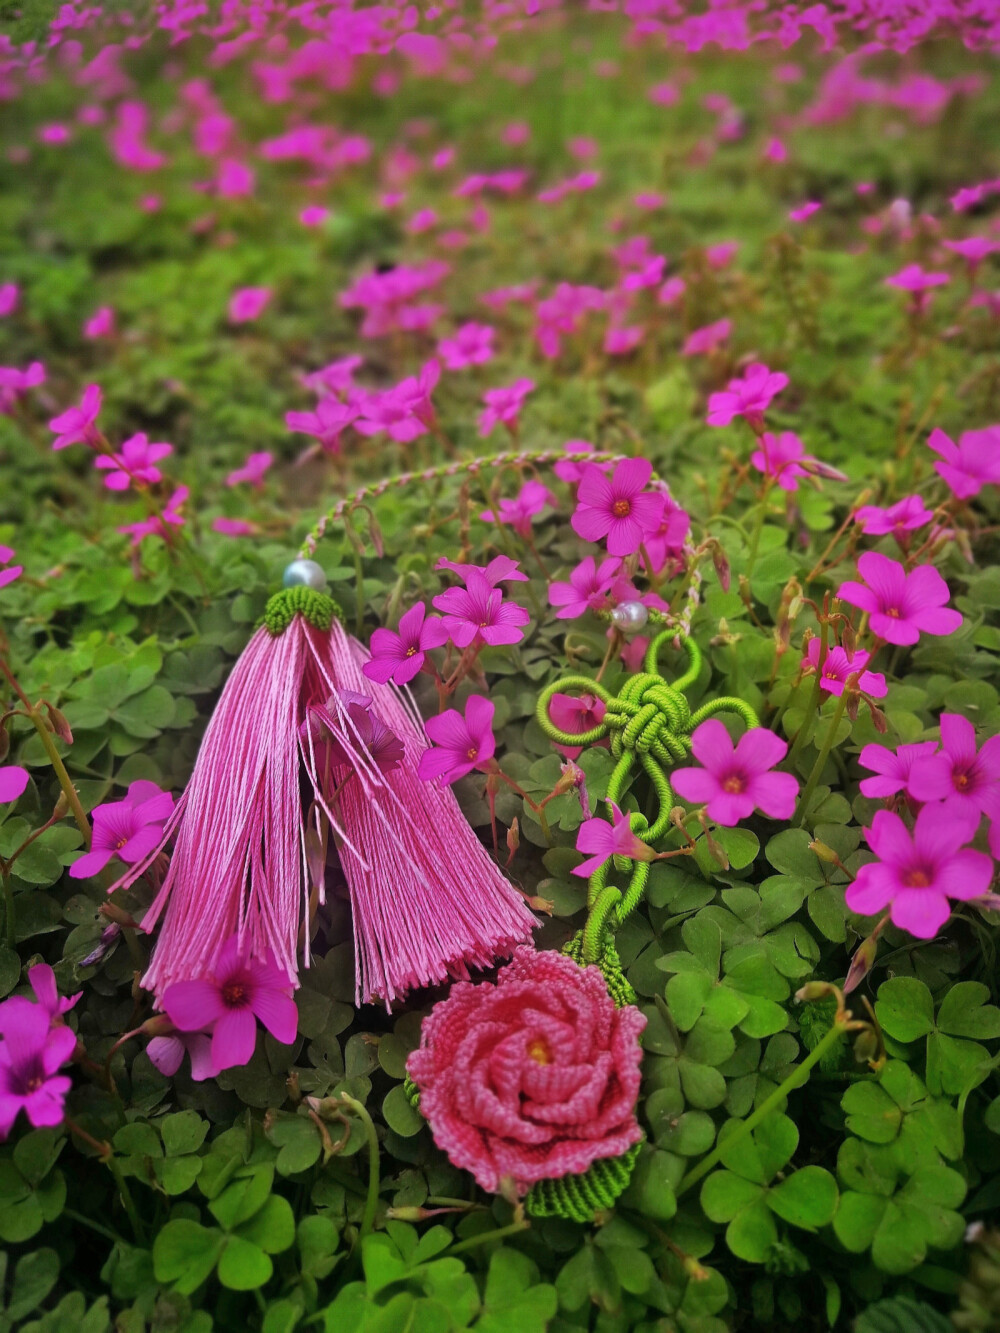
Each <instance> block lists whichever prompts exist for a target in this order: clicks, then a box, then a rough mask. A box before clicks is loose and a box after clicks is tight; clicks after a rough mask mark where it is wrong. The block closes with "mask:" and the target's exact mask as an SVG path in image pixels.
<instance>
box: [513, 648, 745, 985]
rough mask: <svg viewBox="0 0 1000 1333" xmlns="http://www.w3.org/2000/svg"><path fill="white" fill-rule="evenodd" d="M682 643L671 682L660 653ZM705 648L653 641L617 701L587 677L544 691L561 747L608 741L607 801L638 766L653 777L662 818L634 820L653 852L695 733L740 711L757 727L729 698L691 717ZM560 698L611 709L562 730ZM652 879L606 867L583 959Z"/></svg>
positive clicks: (590, 906)
mask: <svg viewBox="0 0 1000 1333" xmlns="http://www.w3.org/2000/svg"><path fill="white" fill-rule="evenodd" d="M678 639H679V640H680V644H681V646H682V647H683V648H684V650H685V652H686V654H687V659H688V665H687V670H686V671H685V672H684V673H683V674H682V675H681V676H679V677H678V678H677V680H675V681H674V683H673V684H672V685H671V684H668V683H667V681H666V680H665V679H664V678H663V676H662V675H661V674H660V666H659V655H660V651H661V649H662V648H663V647H664V646H665V645H666V644H667V643H668V642H669V641H677V640H678ZM701 668H702V655H701V649H700V648H699V647H698V645H697V644H696V643H695V642H694V640H693V639H689V638H687V637H684V636H679V635H678V634H677V631H676V629H673V628H671V629H665V630H662V631H661V632H660V633H659V634H657V635H655V636H654V637H653V639H652V640H651V641H650V644H649V647H648V649H647V650H646V656H645V659H644V661H643V670H642V671H639V672H637V673H636V674H635V675H633V676H630V677H629V679H628V680H627V681H626V682H625V684H624V685H623V686H622V688H621V690H620V691H619V693H618V694H617V695H612V694H611V693H609V691H608V690H606V689H605V688H604V687H603V686H602V685H600V684H598V682H597V681H594V680H590V679H588V678H587V677H586V676H565V677H563V679H562V680H557V681H553V683H552V684H551V685H547V686H546V688H545V689H544V690H543V691H542V694H541V697H540V698H539V700H538V707H537V708H536V710H535V717H536V719H537V721H538V725H539V726H540V727H541V729H542V731H544V732H545V734H546V735H547V736H548V737H549V738H550V739H551V740H553V741H555V742H556V744H557V745H574V746H585V745H593V744H595V743H596V742H597V741H601V740H604V739H605V738H607V739H608V740H609V741H610V744H611V753H612V755H613V756H614V757H615V759H616V760H617V762H616V764H615V767H614V771H613V772H612V774H611V778H610V780H609V782H608V790H607V800H608V802H609V803H613V804H615V805H617V806H619V807H621V799H622V792H623V790H624V788H625V784H626V783H627V782H628V781H629V779H630V778H631V777H632V775H633V772H634V770H635V768H636V767H639V768H641V769H642V770H643V772H644V773H645V774H646V776H647V778H648V779H649V782H650V785H651V786H652V788H653V790H654V792H655V793H656V801H657V815H656V818H655V819H654V820H653V822H652V823H651V824H650V823H649V821H648V820H647V819H646V816H645V815H643V814H641V813H639V812H638V811H632V812H631V813H630V814H629V817H628V818H629V826H630V828H631V830H632V832H633V833H634V834H635V835H636V837H637V838H639V839H640V840H641V841H642V842H644V843H645V844H646V845H647V846H652V845H653V844H654V843H656V842H658V841H659V839H660V838H662V837H663V836H664V834H665V833H666V832H667V831H668V829H669V828H670V811H671V810H672V809H673V806H674V796H673V791H672V790H671V787H670V779H669V777H668V776H667V772H666V771H665V770H667V769H671V768H673V767H675V766H676V765H678V764H683V763H684V762H685V760H686V759H687V758H688V756H689V754H690V751H691V734H692V732H693V731H694V730H695V728H696V727H697V726H699V725H700V724H701V723H702V722H704V721H705V719H706V718H709V717H712V716H714V715H715V714H716V713H724V712H725V713H735V714H737V716H739V717H741V718H742V719H743V721H744V722H745V723H746V725H747V727H758V726H760V722H759V721H758V719H757V714H756V713H755V712H754V710H753V709H752V708H751V707H750V705H749V704H748V703H747V702H746V701H745V700H744V699H737V698H735V697H732V696H728V695H727V696H725V697H723V698H720V699H711V700H709V702H708V703H705V704H702V706H701V707H700V708H698V709H696V710H695V712H693V713H692V711H691V706H690V704H689V703H688V701H687V699H686V697H685V695H684V691H685V690H686V689H688V688H689V687H690V686H691V685H693V684H694V683H695V682H696V681H697V679H698V677H699V676H700V674H701ZM556 694H577V695H587V694H589V695H592V696H594V697H595V698H597V699H600V700H601V701H602V703H603V704H604V708H605V712H604V717H603V718H602V719H601V721H600V723H599V724H598V725H597V726H596V727H591V729H590V730H589V731H585V732H570V731H563V730H562V729H561V728H560V727H557V726H556V725H555V723H554V722H553V721H552V718H551V716H550V714H549V707H550V705H551V703H552V699H553V697H554V696H555V695H556ZM630 868H631V877H630V879H629V882H628V886H627V887H626V888H625V889H624V890H621V889H618V888H616V887H615V886H614V885H610V884H608V882H607V881H608V875H609V874H610V873H611V870H612V869H614V870H615V871H617V872H618V874H620V875H623V876H624V875H627V874H628V873H629V870H630ZM648 879H649V862H648V861H645V860H635V861H633V860H632V859H631V858H629V857H623V856H616V857H614V858H613V860H612V863H611V864H609V863H605V864H604V865H602V866H599V867H598V869H597V870H595V871H594V873H593V875H591V877H590V880H589V882H588V885H587V923H586V925H585V926H584V928H583V931H582V932H581V939H582V945H581V958H580V960H579V961H582V962H584V963H595V962H597V960H598V959H599V958H601V957H603V954H604V948H605V945H606V942H607V940H608V938H609V936H611V935H613V934H614V932H615V931H616V930H617V928H618V927H619V926H620V925H621V924H622V922H623V921H624V920H625V919H626V918H627V917H628V916H629V915H630V913H632V912H634V911H635V909H636V908H637V907H638V905H639V903H640V902H641V901H642V898H643V895H644V894H645V891H646V883H647V881H648Z"/></svg>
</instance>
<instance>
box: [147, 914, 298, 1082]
mask: <svg viewBox="0 0 1000 1333" xmlns="http://www.w3.org/2000/svg"><path fill="white" fill-rule="evenodd" d="M291 989H292V986H291V982H290V981H289V979H288V976H287V974H286V973H285V972H283V971H282V970H281V969H280V968H279V967H278V966H277V964H276V963H275V961H274V955H273V954H272V953H271V951H270V950H269V949H268V950H267V951H266V952H265V954H264V957H263V958H250V957H248V956H247V955H246V953H245V951H244V949H243V948H242V947H241V943H240V939H239V936H238V935H233V936H232V938H231V939H228V940H227V941H226V942H225V944H223V946H222V948H221V949H220V950H219V953H218V954H217V956H216V959H215V962H214V964H213V966H212V970H211V973H210V975H208V976H204V977H196V978H194V979H192V980H191V981H175V982H174V983H173V984H172V985H170V986H168V987H167V988H166V990H165V991H164V992H163V1000H162V1005H163V1010H164V1012H165V1013H166V1015H167V1017H168V1018H169V1019H170V1021H171V1023H173V1024H174V1026H175V1027H177V1028H180V1030H181V1032H201V1031H203V1030H204V1029H207V1028H211V1031H212V1065H213V1068H214V1072H215V1073H219V1072H220V1071H221V1070H223V1069H232V1068H233V1067H234V1066H236V1065H245V1064H247V1063H248V1061H249V1060H250V1057H251V1056H252V1055H253V1049H254V1046H255V1045H256V1041H257V1019H258V1018H259V1019H260V1021H261V1023H262V1024H263V1025H264V1027H265V1028H267V1030H268V1032H270V1034H271V1036H272V1037H274V1038H275V1040H276V1041H280V1042H281V1043H282V1044H283V1045H286V1046H287V1045H289V1044H290V1043H291V1042H293V1041H294V1040H295V1034H296V1032H297V1031H298V1025H299V1015H298V1010H297V1009H296V1007H295V1001H294V1000H293V999H292V998H291V995H290V992H291Z"/></svg>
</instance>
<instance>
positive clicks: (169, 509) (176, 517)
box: [117, 486, 191, 548]
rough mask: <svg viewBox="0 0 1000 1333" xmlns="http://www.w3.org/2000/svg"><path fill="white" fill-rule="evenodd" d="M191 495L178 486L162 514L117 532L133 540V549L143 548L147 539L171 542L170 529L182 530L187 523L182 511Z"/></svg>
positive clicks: (185, 489)
mask: <svg viewBox="0 0 1000 1333" xmlns="http://www.w3.org/2000/svg"><path fill="white" fill-rule="evenodd" d="M190 493H191V492H190V491H189V489H188V487H187V486H178V487H177V489H176V490H175V491H174V493H173V495H171V497H170V499H169V500H168V501H167V503H166V505H164V508H163V512H162V513H161V514H151V515H150V517H149V518H144V519H143V520H142V521H141V522H139V523H125V524H123V526H122V527H120V528H118V529H117V531H118V532H121V533H124V534H125V535H126V536H128V537H131V538H132V546H133V548H134V547H136V546H141V545H142V543H143V542H144V541H145V539H146V538H147V537H159V538H161V539H162V540H163V541H165V542H169V541H170V528H182V527H184V524H185V523H186V522H187V520H186V519H185V517H184V515H183V514H182V513H181V509H182V507H183V505H184V502H185V500H186V499H187V498H188V496H189V495H190Z"/></svg>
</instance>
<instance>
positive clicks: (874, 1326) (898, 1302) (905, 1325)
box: [854, 1296, 954, 1333]
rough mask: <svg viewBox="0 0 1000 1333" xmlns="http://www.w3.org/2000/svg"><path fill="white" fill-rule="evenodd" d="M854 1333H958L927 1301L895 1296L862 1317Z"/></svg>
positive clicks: (870, 1307)
mask: <svg viewBox="0 0 1000 1333" xmlns="http://www.w3.org/2000/svg"><path fill="white" fill-rule="evenodd" d="M854 1333H954V1325H953V1324H952V1322H951V1320H950V1319H947V1318H945V1316H944V1315H943V1314H940V1313H939V1312H938V1311H937V1310H935V1309H934V1307H933V1306H932V1305H928V1304H927V1303H926V1302H925V1301H915V1300H913V1298H912V1297H910V1296H892V1297H890V1298H889V1299H887V1300H884V1301H877V1302H876V1303H875V1304H874V1305H869V1307H868V1309H867V1310H865V1311H863V1312H862V1313H861V1314H859V1315H858V1317H857V1319H856V1320H855V1321H854Z"/></svg>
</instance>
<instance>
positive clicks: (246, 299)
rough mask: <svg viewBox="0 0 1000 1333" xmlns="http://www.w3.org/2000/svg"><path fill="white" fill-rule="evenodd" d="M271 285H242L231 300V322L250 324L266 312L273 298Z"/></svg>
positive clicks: (229, 312)
mask: <svg viewBox="0 0 1000 1333" xmlns="http://www.w3.org/2000/svg"><path fill="white" fill-rule="evenodd" d="M271 294H272V293H271V288H270V287H240V288H239V290H238V291H235V292H233V294H232V297H231V298H230V301H229V311H228V314H229V322H230V324H248V323H249V322H250V321H251V320H254V319H257V317H258V316H259V315H262V314H263V313H264V309H265V307H266V306H267V304H268V302H269V301H270V299H271Z"/></svg>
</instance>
